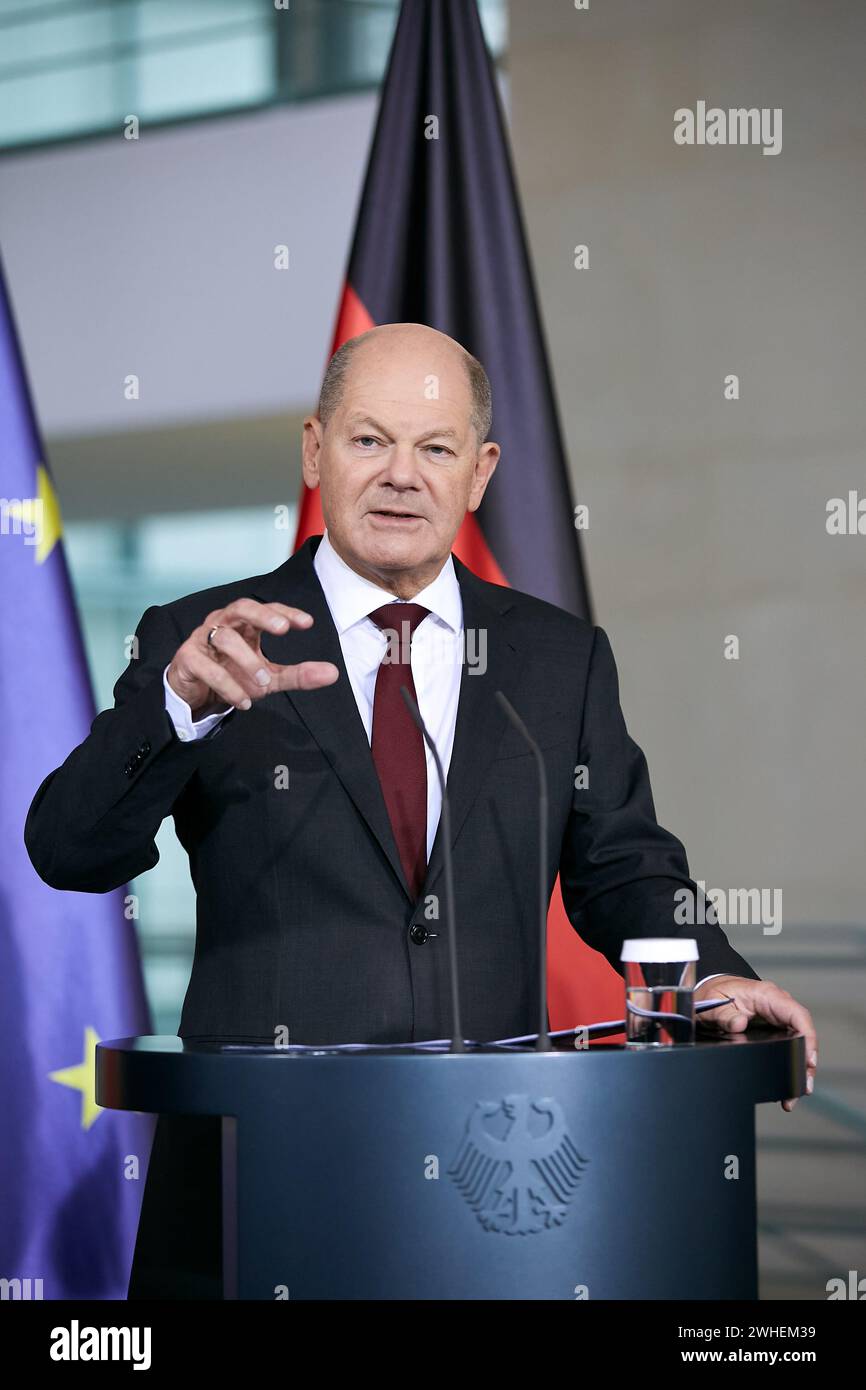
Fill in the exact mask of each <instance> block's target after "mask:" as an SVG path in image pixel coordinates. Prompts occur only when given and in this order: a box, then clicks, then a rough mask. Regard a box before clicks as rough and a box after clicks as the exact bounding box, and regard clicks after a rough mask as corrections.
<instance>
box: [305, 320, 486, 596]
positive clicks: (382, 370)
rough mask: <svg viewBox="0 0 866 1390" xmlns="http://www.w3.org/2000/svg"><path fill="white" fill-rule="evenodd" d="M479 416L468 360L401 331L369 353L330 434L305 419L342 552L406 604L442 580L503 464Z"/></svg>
mask: <svg viewBox="0 0 866 1390" xmlns="http://www.w3.org/2000/svg"><path fill="white" fill-rule="evenodd" d="M437 392H438V398H435V399H428V398H427V397H428V395H431V396H436V395H437ZM471 409H472V399H471V392H470V388H469V381H468V377H467V374H466V369H465V367H464V365H463V362H462V361H461V360H460V357H459V354H458V353H456V352H455V351H454V350H453V349H449V348H448V347H447V346H444V347H440V346H439V345H438V344H432V345H431V343H430V341H429V340H427V341H422V342H420V343H419V342H417V341H413V340H412V338H411V337H410V338H408V339H404V338H402V337H401V336H398V335H392V336H388V337H385V338H384V340H383V341H376V342H369V343H365V344H363V345H362V346H361V347H359V349H358V351H357V354H356V356H355V358H354V359H353V360H352V362H351V365H350V368H349V371H348V373H347V378H346V384H345V389H344V392H343V398H342V401H341V402H340V405H339V407H338V409H337V410H336V411H335V412H334V414H333V416H332V417H331V419H330V420H329V422H328V425H327V428H326V429H323V428H322V425H321V422H320V421H319V420H318V417H316V416H313V417H308V419H307V420H306V421H305V435H304V479H305V481H306V482H307V484H308V486H311V487H315V486H319V487H320V488H321V494H322V512H323V515H324V518H325V525H326V526H327V528H328V534H329V536H330V539H331V542H332V544H333V545H334V548H335V549H336V550H337V552H338V554H339V555H341V556H342V558H343V559H344V560H345V561H346V563H347V564H349V565H351V566H352V568H353V569H355V570H357V572H358V573H360V574H364V575H365V576H367V577H368V578H372V579H373V580H374V582H379V583H381V584H382V585H383V587H388V588H390V589H392V590H393V592H395V593H398V594H399V595H400V596H401V597H404V596H406V595H405V594H402V593H401V592H400V591H401V589H407V590H414V592H417V591H418V589H420V588H423V587H424V586H425V585H426V584H428V583H430V582H431V580H432V579H433V578H435V576H436V575H437V574H438V573H439V570H440V569H441V568H442V565H443V564H444V563H445V560H446V559H447V557H448V553H449V551H450V549H451V545H452V543H453V541H454V537H455V536H456V535H457V532H458V530H459V528H460V524H461V522H462V521H463V518H464V516H465V514H466V512H467V511H475V509H476V508H477V507H478V505H479V503H480V501H481V498H482V496H483V495H484V490H485V488H486V486H487V483H488V481H489V479H490V476H491V474H492V473H493V469H494V468H495V466H496V461H497V459H498V456H499V448H498V446H497V445H496V444H485V445H482V446H480V448H479V445H478V442H477V439H476V435H475V430H474V428H473V426H472V423H471ZM410 596H411V595H410Z"/></svg>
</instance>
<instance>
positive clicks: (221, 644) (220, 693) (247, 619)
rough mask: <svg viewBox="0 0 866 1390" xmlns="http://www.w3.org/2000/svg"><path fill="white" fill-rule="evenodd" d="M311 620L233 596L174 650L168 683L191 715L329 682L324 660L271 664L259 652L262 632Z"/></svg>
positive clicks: (333, 675)
mask: <svg viewBox="0 0 866 1390" xmlns="http://www.w3.org/2000/svg"><path fill="white" fill-rule="evenodd" d="M312 622H313V619H312V617H311V616H310V614H309V613H304V612H303V611H302V610H301V609H300V608H288V607H287V606H286V604H284V603H259V602H258V601H257V600H256V599H252V598H238V599H235V600H234V602H233V603H230V604H229V605H228V607H226V608H219V609H216V610H215V611H214V612H213V613H209V614H208V616H207V617H206V618H205V620H204V622H203V623H202V625H201V627H197V628H196V629H195V631H194V632H193V633H191V634H190V636H189V637H188V638H187V639H186V641H185V642H184V644H183V646H181V647H179V648H178V650H177V651H176V653H175V655H174V658H173V660H172V662H171V665H170V666H169V668H168V673H167V675H168V683H169V685H170V686H171V688H172V690H173V691H174V692H175V694H177V695H179V696H180V698H181V699H182V700H185V701H186V703H187V704H188V705H189V707H190V709H191V710H192V715H193V719H201V718H202V717H203V716H204V715H206V714H215V713H217V711H219V710H227V709H230V708H231V707H232V706H234V708H235V709H249V708H250V705H251V704H252V702H253V700H260V699H261V698H262V696H263V695H273V694H274V693H275V692H276V691H278V690H317V689H318V688H319V687H320V686H323V685H333V683H334V681H335V680H337V678H338V677H339V674H340V672H339V670H338V669H337V667H336V666H335V665H334V664H333V663H332V662H330V661H302V662H300V663H299V664H298V665H297V666H277V665H275V664H274V663H273V662H272V661H266V660H265V658H264V656H263V655H262V648H261V637H262V633H263V632H272V633H274V634H275V635H280V634H282V633H285V632H288V631H289V630H290V629H291V628H293V627H294V628H308V627H310V626H312Z"/></svg>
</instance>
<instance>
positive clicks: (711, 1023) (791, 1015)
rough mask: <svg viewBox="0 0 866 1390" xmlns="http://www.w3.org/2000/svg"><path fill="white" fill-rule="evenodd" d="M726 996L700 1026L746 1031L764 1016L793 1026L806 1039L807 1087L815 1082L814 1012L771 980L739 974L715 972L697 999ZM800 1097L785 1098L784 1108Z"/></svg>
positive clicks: (782, 1025) (809, 1087) (787, 1026)
mask: <svg viewBox="0 0 866 1390" xmlns="http://www.w3.org/2000/svg"><path fill="white" fill-rule="evenodd" d="M722 995H727V996H728V997H729V999H730V1003H728V1004H722V1005H720V1006H719V1008H717V1009H707V1010H706V1012H705V1013H701V1014H698V1019H699V1021H700V1026H701V1027H702V1028H703V1027H705V1026H707V1027H709V1028H713V1029H715V1030H717V1031H718V1032H719V1033H743V1032H745V1030H746V1029H747V1028H748V1026H749V1024H750V1023H751V1021H752V1019H753V1018H761V1019H764V1020H765V1022H767V1023H775V1024H777V1025H778V1026H779V1027H782V1028H792V1029H793V1030H794V1032H795V1033H803V1034H805V1038H806V1090H807V1091H811V1090H812V1088H813V1087H814V1085H815V1071H816V1069H817V1066H818V1035H817V1033H816V1032H815V1024H814V1023H813V1022H812V1015H811V1014H810V1013H809V1010H808V1009H807V1008H805V1007H804V1006H803V1005H802V1004H798V1003H797V1001H796V999H794V997H793V996H792V995H790V994H789V993H788V991H787V990H786V989H782V988H781V986H780V985H774V984H773V982H772V980H748V979H745V978H743V977H742V976H740V975H716V977H715V978H714V979H712V980H705V981H704V983H703V984H702V985H700V986H699V988H698V989H696V990H695V1000H696V1001H698V1000H701V999H718V998H720V997H721V996H722ZM796 1104H797V1097H796V1096H792V1097H791V1098H790V1099H789V1100H783V1101H782V1109H783V1110H793V1109H794V1106H795V1105H796Z"/></svg>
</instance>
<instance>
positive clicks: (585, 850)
mask: <svg viewBox="0 0 866 1390" xmlns="http://www.w3.org/2000/svg"><path fill="white" fill-rule="evenodd" d="M317 545H318V537H315V538H313V539H312V540H310V541H308V542H307V543H306V544H305V545H304V546H303V547H302V548H301V549H300V550H299V551H298V553H297V554H296V555H294V556H292V558H291V559H289V560H287V561H286V563H285V564H283V565H281V566H280V567H279V568H278V569H276V570H274V571H273V572H272V573H270V574H265V575H259V576H257V577H255V578H252V579H245V580H242V581H240V582H237V583H232V584H225V585H221V586H219V587H218V588H214V589H207V590H204V591H203V592H201V593H198V594H193V595H190V596H188V597H186V598H182V599H178V600H177V601H176V602H174V603H170V604H166V605H165V606H163V607H153V608H149V609H148V610H147V612H146V613H145V614H144V616H143V618H142V619H141V622H140V624H139V627H138V633H137V636H138V655H137V659H134V660H132V661H131V662H130V664H129V666H128V668H127V670H126V671H125V672H124V674H123V675H122V676H121V677H120V679H119V681H118V683H117V685H116V687H115V691H114V695H115V708H114V709H112V710H107V711H105V712H103V713H102V714H100V715H99V716H98V717H97V719H96V720H95V722H94V724H93V728H92V731H91V733H90V735H89V737H88V738H87V739H86V740H85V741H84V742H83V743H82V744H81V745H80V746H79V747H78V748H76V749H75V750H74V751H73V752H72V753H71V754H70V755H69V757H68V758H67V760H66V762H65V763H64V764H63V765H62V767H60V768H58V769H57V771H55V772H53V773H52V774H51V775H50V776H49V777H47V778H46V780H45V781H44V782H43V784H42V786H41V787H40V788H39V790H38V792H37V793H36V796H35V798H34V801H33V804H32V806H31V808H30V812H29V815H28V817H27V823H26V828H25V840H26V844H27V849H28V852H29V854H30V857H31V859H32V861H33V864H34V865H35V867H36V869H37V871H38V872H39V874H40V875H41V877H42V878H43V879H44V880H45V881H46V882H47V883H49V884H51V885H52V886H53V887H55V888H61V889H76V890H79V891H83V892H96V893H99V892H105V891H106V890H108V889H111V888H116V887H118V886H120V885H124V884H126V883H127V882H128V881H129V880H130V879H131V878H133V877H135V876H136V875H138V874H141V873H144V872H145V871H146V870H148V869H150V868H152V867H153V866H154V864H156V862H157V859H158V857H159V855H158V851H157V849H156V846H155V844H154V836H155V834H156V832H157V830H158V828H159V826H160V823H161V822H162V821H163V820H164V818H165V817H166V816H168V815H172V816H173V817H174V822H175V827H176V831H177V835H178V837H179V839H180V841H181V843H182V844H183V846H184V848H185V849H186V851H187V853H188V855H189V860H190V869H191V873H192V877H193V881H194V884H195V888H196V894H197V920H196V948H195V960H194V963H193V968H192V976H191V979H190V983H189V988H188V991H187V994H186V999H185V1002H184V1006H183V1014H182V1019H181V1025H180V1028H179V1030H178V1031H179V1033H180V1035H181V1036H182V1037H190V1036H194V1035H209V1036H220V1037H227V1038H231V1037H244V1038H262V1039H267V1040H269V1041H271V1042H272V1041H273V1038H274V1030H275V1029H276V1028H279V1027H281V1026H285V1027H287V1028H288V1029H289V1037H290V1040H291V1041H295V1042H305V1043H317V1042H335V1041H338V1042H341V1041H345V1042H389V1041H402V1040H407V1039H415V1040H420V1039H425V1038H439V1037H447V1036H448V1035H449V1028H450V1019H449V1007H448V998H449V994H448V970H447V938H446V935H445V930H444V926H443V925H442V924H441V923H440V924H439V925H438V926H437V924H436V922H435V921H431V920H430V918H429V917H428V916H426V915H425V903H426V902H427V900H428V898H429V895H438V894H440V893H441V892H442V889H443V882H442V836H441V833H439V834H437V837H436V841H435V843H434V846H433V851H432V855H431V861H430V865H429V869H428V873H427V880H426V883H425V886H424V890H423V893H422V896H421V898H419V899H418V901H417V902H416V901H414V900H413V898H412V897H411V896H410V893H409V891H408V888H407V885H406V881H405V878H404V875H403V871H402V868H401V865H400V859H399V855H398V853H397V849H396V846H395V844H394V838H393V835H392V832H391V828H390V823H389V820H388V816H387V812H386V809H385V803H384V800H383V797H382V793H381V790H380V787H379V782H378V778H377V775H376V771H375V767H374V765H373V761H372V756H371V752H370V746H369V743H368V742H367V738H366V735H365V733H364V728H363V725H362V722H361V719H360V716H359V714H358V710H357V707H356V704H355V700H354V697H353V694H352V690H351V687H350V684H349V681H348V677H347V676H346V674H345V667H344V663H343V658H342V654H341V650H340V644H339V640H338V637H337V632H336V629H335V627H334V624H333V622H332V620H331V616H330V612H329V610H328V607H327V604H326V602H325V598H324V594H323V592H322V589H321V586H320V584H319V582H318V578H317V576H316V573H315V570H314V568H313V563H312V561H313V555H314V554H315V549H316V546H317ZM455 567H456V571H457V576H458V579H459V583H460V588H461V593H462V598H463V607H464V623H465V626H466V628H467V629H471V630H476V631H478V630H484V632H485V633H486V640H487V668H486V670H485V671H484V672H483V674H482V673H480V672H479V673H472V671H471V664H469V663H464V669H463V673H462V683H461V690H460V700H459V707H458V715H457V725H456V730H455V737H454V747H453V753H452V758H451V767H450V772H449V777H448V786H449V794H450V798H451V806H452V839H453V851H454V864H455V879H456V897H457V922H458V953H459V962H460V972H461V986H462V1003H463V1014H464V1019H463V1021H464V1031H465V1033H466V1036H467V1037H472V1038H477V1039H484V1038H501V1037H509V1036H513V1035H515V1034H522V1033H527V1032H531V1031H532V1030H533V1029H534V1027H535V1025H536V1013H535V1001H536V999H537V994H538V990H537V983H538V969H539V962H538V956H537V928H536V923H537V880H536V866H535V846H536V844H537V812H536V807H537V800H536V797H537V792H536V767H535V762H534V759H533V758H532V756H531V755H530V754H529V751H528V749H527V748H526V745H525V744H524V743H523V742H522V741H521V739H520V737H519V735H518V734H517V733H516V732H515V731H514V730H513V729H512V728H511V726H510V725H509V724H508V723H507V721H506V719H505V716H504V714H503V713H502V711H501V710H500V708H499V705H498V703H497V702H496V701H495V699H494V692H495V691H496V690H502V691H504V693H505V695H506V696H507V697H508V699H509V700H510V701H511V702H512V704H513V705H514V706H515V708H516V709H517V710H518V712H519V713H520V714H521V715H522V717H523V719H524V721H525V722H526V724H527V725H528V727H529V729H530V731H531V732H532V733H533V734H534V736H535V738H536V739H537V741H538V743H539V744H540V745H541V747H542V749H543V751H544V756H545V761H546V764H547V772H548V779H549V796H550V822H549V842H548V853H547V869H548V880H549V884H550V888H551V890H552V887H553V884H554V881H555V878H556V874H557V872H558V873H559V874H560V875H561V882H562V892H563V898H564V902H565V907H566V910H567V912H568V914H569V917H570V919H571V921H572V923H573V925H574V927H575V929H576V930H577V931H578V932H579V933H580V935H581V936H582V937H583V939H584V940H585V941H587V942H588V943H589V944H590V945H591V946H593V947H595V948H596V949H598V950H599V951H601V952H603V954H604V955H605V956H607V958H608V960H609V961H610V962H611V964H612V965H613V966H614V968H615V969H617V970H619V969H620V968H621V967H620V963H619V952H620V948H621V945H622V941H623V939H624V937H628V936H670V935H679V934H683V935H686V936H694V937H696V938H697V941H698V947H699V950H700V962H699V976H698V977H699V978H700V976H701V975H705V974H709V973H711V972H715V971H725V972H731V973H734V974H739V975H749V976H752V977H755V972H754V971H753V970H752V969H751V968H750V967H749V966H748V965H747V964H746V962H745V961H744V960H743V959H742V957H741V956H739V955H738V954H737V953H736V952H735V951H734V950H733V949H732V947H731V946H730V945H729V943H728V941H727V938H726V937H725V934H724V932H723V931H722V930H721V928H720V927H718V926H713V925H695V926H691V925H690V926H687V927H683V926H679V925H676V924H675V922H674V920H673V911H674V906H675V904H674V892H675V891H676V890H677V889H678V888H681V887H682V886H684V885H686V886H689V887H692V888H694V885H693V883H692V881H691V879H690V878H689V870H688V864H687V860H686V855H685V851H684V849H683V846H682V845H681V843H680V841H679V840H678V839H676V838H675V837H674V836H673V835H671V834H670V833H669V832H668V831H667V830H664V829H662V828H661V827H660V826H659V825H658V823H657V821H656V817H655V812H654V809H653V801H652V795H651V791H650V784H649V778H648V774H647V768H646V763H645V760H644V757H643V754H642V753H641V751H640V749H639V748H638V747H637V746H636V744H635V743H634V742H633V741H632V739H631V738H630V737H629V735H628V733H627V731H626V727H625V723H624V720H623V716H622V712H621V709H620V704H619V696H618V688H617V676H616V668H615V666H614V660H613V656H612V654H611V649H610V645H609V642H608V639H607V636H606V635H605V633H604V631H603V630H602V629H601V628H599V627H593V626H591V625H590V624H588V623H586V622H583V621H581V620H580V619H578V618H575V617H573V616H572V615H570V614H568V613H566V612H564V611H562V610H561V609H559V608H555V607H553V606H552V605H551V604H548V603H544V602H542V601H540V600H539V599H536V598H531V597H529V596H528V595H526V594H521V593H517V592H515V591H514V590H511V589H506V588H501V587H499V586H497V585H493V584H487V583H484V582H483V581H481V580H480V579H478V578H477V577H476V576H474V575H473V574H472V573H471V572H470V571H469V570H467V569H466V568H465V566H464V565H462V564H461V563H460V561H459V560H457V559H456V558H455ZM242 595H248V596H251V597H253V598H257V599H260V600H261V601H263V602H267V601H270V600H279V601H282V602H284V603H289V604H293V605H295V606H297V607H300V608H303V609H305V610H306V611H307V612H309V613H311V614H312V615H313V617H314V619H315V623H314V626H313V627H311V628H310V629H309V630H307V631H292V632H290V633H289V634H287V635H286V636H284V637H274V636H270V635H266V636H265V637H264V640H263V643H262V646H263V650H264V652H265V654H266V655H267V656H268V657H269V658H270V659H271V660H273V661H276V662H281V663H282V662H296V661H301V660H307V659H317V660H327V661H332V662H334V663H335V664H336V665H337V666H338V668H339V669H340V671H341V677H340V679H339V680H338V681H337V682H336V683H335V684H334V685H332V686H329V687H327V688H326V689H322V690H313V691H301V692H293V693H278V694H274V695H269V696H266V697H265V698H264V699H262V700H259V701H258V702H256V703H255V704H254V705H253V707H252V709H251V710H249V711H243V712H242V711H235V712H233V713H231V714H229V715H228V716H227V717H226V718H225V720H224V721H223V722H222V723H221V724H220V725H219V726H218V728H217V730H216V731H215V732H214V733H213V734H212V735H211V736H210V737H209V738H207V739H205V740H203V741H201V742H197V743H182V742H181V741H180V740H179V739H178V738H177V735H176V734H175V732H174V728H173V725H172V723H171V720H170V719H169V716H168V715H167V713H166V710H165V702H164V691H163V685H162V673H163V670H164V668H165V666H166V665H167V663H168V662H169V661H170V660H171V658H172V656H173V654H174V652H175V651H176V649H177V647H178V646H179V645H180V643H181V642H182V641H184V640H185V638H186V637H187V636H188V635H189V633H190V632H191V631H192V630H193V628H195V627H196V626H197V625H198V624H200V623H201V622H203V620H204V619H205V617H206V616H207V614H208V613H210V612H211V611H212V610H214V609H217V608H220V607H222V606H224V605H225V604H227V603H229V602H230V601H231V600H232V599H234V598H237V597H240V596H242ZM471 655H472V651H471V648H470V658H471ZM406 717H407V729H408V727H409V724H408V720H409V716H408V714H407V716H406ZM578 764H583V765H585V766H586V767H587V768H588V769H589V786H588V788H587V789H584V790H576V789H575V785H574V782H575V767H576V766H577V765H578ZM280 769H286V770H287V772H288V787H285V786H282V787H280V786H279V785H278V783H279V782H280V780H282V781H283V782H284V781H285V773H284V774H283V776H282V779H281V778H280V776H279V773H280ZM416 925H418V926H421V927H426V928H427V929H428V930H430V931H438V932H439V934H438V935H437V936H435V937H433V936H431V937H429V938H428V939H427V941H426V942H424V943H423V944H416V943H415V941H414V940H413V936H412V934H411V933H412V928H413V927H414V926H416ZM415 935H416V936H418V935H420V934H419V933H417V932H416V933H415ZM575 1021H577V1020H575Z"/></svg>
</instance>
